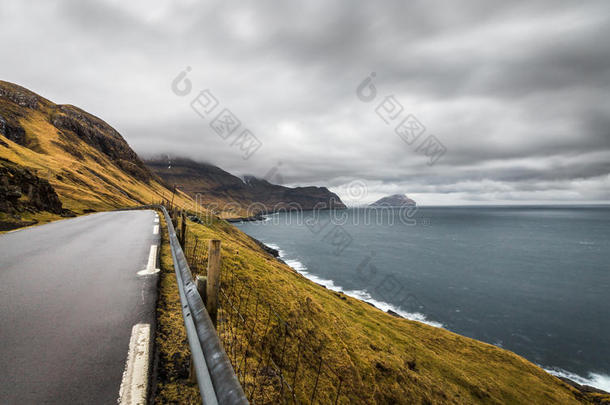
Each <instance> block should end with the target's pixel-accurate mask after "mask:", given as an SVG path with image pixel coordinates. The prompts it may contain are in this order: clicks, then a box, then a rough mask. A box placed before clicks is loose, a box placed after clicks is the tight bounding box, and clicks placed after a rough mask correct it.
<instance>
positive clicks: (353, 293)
mask: <svg viewBox="0 0 610 405" xmlns="http://www.w3.org/2000/svg"><path fill="white" fill-rule="evenodd" d="M265 245H267V246H269V247H270V248H272V249H275V250H277V251H278V252H279V255H280V259H282V260H284V262H286V264H287V265H288V266H290V267H292V268H293V269H294V270H296V271H297V273H299V274H301V275H302V276H304V277H305V278H307V279H309V280H310V281H313V282H314V283H316V284H320V285H323V286H324V287H326V288H328V289H329V290H332V291H336V292H342V293H344V294H345V295H349V296H350V297H352V298H356V299H359V300H361V301H366V302H368V303H371V304H373V305H375V306H376V307H377V308H379V309H381V310H382V311H385V312H387V311H388V310H390V311H394V312H396V313H397V314H398V315H400V316H402V317H404V318H407V319H410V320H412V321H418V322H422V323H425V324H428V325H430V326H434V327H436V328H442V327H443V324H442V323H440V322H435V321H430V320H428V319H427V318H426V316H425V315H424V314H422V313H419V312H407V311H404V310H402V309H401V308H400V307H396V306H394V305H392V304H389V303H387V302H384V301H379V300H376V299H374V298H373V297H372V296H371V294H369V293H368V292H367V291H366V290H345V289H343V287H341V286H338V285H336V284H335V282H334V281H333V280H329V279H325V278H321V277H318V276H316V275H315V274H312V273H310V272H308V271H307V267H306V266H305V265H304V264H303V263H302V262H300V261H298V260H296V259H286V258H285V255H284V251H283V250H281V249H280V247H279V246H278V245H277V244H275V243H266V242H265Z"/></svg>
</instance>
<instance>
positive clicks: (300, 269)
mask: <svg viewBox="0 0 610 405" xmlns="http://www.w3.org/2000/svg"><path fill="white" fill-rule="evenodd" d="M266 215H270V214H266ZM260 220H263V221H264V220H266V218H265V217H263V218H261V219H260ZM239 222H241V221H239ZM246 235H247V234H246ZM248 237H249V238H250V239H252V241H254V242H255V243H256V244H257V245H258V246H259V247H260V248H261V249H263V250H264V251H266V252H267V253H269V254H270V255H272V256H273V257H274V258H275V259H276V260H278V261H280V262H282V263H284V264H286V265H287V266H288V267H290V268H291V269H292V270H293V271H294V272H296V273H298V274H300V275H301V276H303V277H305V278H306V279H308V280H309V281H311V282H312V283H315V284H317V285H319V286H321V287H323V288H326V289H328V290H331V291H334V292H335V294H336V295H337V296H338V297H341V295H346V296H349V297H351V298H354V299H357V300H359V301H362V302H363V303H365V304H367V305H370V306H372V307H374V308H377V309H379V310H380V311H383V312H385V313H387V314H389V315H392V316H395V317H397V318H402V319H407V320H411V321H417V322H421V323H424V324H426V325H429V326H433V327H437V328H443V329H444V325H443V324H442V323H440V322H435V321H430V320H427V319H426V317H425V314H419V313H416V314H409V315H410V316H404V315H403V314H401V313H400V312H402V311H400V310H398V311H395V310H394V309H396V308H394V307H393V306H392V304H389V303H385V302H380V301H376V300H374V299H372V297H370V295H369V294H368V292H366V290H355V291H351V290H348V291H346V290H344V289H343V288H342V287H341V286H337V285H335V284H334V280H326V279H322V278H320V277H318V276H316V275H314V274H311V273H309V272H307V268H306V267H305V266H304V265H303V264H302V263H301V262H299V261H298V260H284V259H283V257H282V256H283V254H282V253H283V252H282V250H281V248H280V246H278V245H276V244H274V243H269V244H266V243H264V242H262V241H260V240H258V239H256V238H254V237H252V236H250V235H248ZM367 298H368V299H367ZM371 301H373V302H371ZM376 304H377V305H376ZM386 306H387V307H389V308H386V309H384V308H383V307H386ZM477 341H480V342H483V341H481V340H477ZM483 343H487V342H483ZM505 350H507V349H505ZM536 365H537V366H538V367H540V368H541V369H543V370H544V371H545V372H547V373H548V374H550V375H552V376H554V377H556V378H558V379H560V380H562V381H563V382H565V383H566V384H568V385H570V386H572V387H573V388H575V389H577V390H579V391H581V392H583V393H600V394H610V376H606V375H603V374H598V373H593V372H589V377H588V378H587V377H583V376H581V375H578V374H575V373H572V372H570V371H567V370H563V369H559V368H549V367H544V366H542V365H540V364H536ZM592 384H596V385H592ZM601 387H603V388H601Z"/></svg>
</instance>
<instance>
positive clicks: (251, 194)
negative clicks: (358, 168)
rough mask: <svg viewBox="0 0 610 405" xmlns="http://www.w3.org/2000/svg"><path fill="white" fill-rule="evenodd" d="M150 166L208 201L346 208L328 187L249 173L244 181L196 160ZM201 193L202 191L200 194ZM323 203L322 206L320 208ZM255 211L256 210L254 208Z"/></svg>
mask: <svg viewBox="0 0 610 405" xmlns="http://www.w3.org/2000/svg"><path fill="white" fill-rule="evenodd" d="M146 165H147V166H148V167H150V169H151V170H152V171H153V172H154V173H155V174H157V175H159V176H160V177H161V178H162V179H163V180H164V181H165V183H166V184H167V185H172V186H173V185H174V184H175V185H176V186H177V187H178V188H179V189H180V190H182V191H184V192H185V193H186V194H188V195H190V196H191V197H193V198H198V199H200V200H201V199H202V198H203V201H202V202H203V203H204V204H210V205H211V204H215V205H219V206H221V205H223V204H226V203H234V204H238V205H239V206H240V207H242V208H243V209H246V208H247V207H248V206H251V205H252V204H257V205H258V207H259V208H258V211H260V210H262V209H263V208H264V210H266V211H273V210H277V209H280V208H285V207H288V206H290V205H293V206H294V205H298V206H299V207H301V208H302V209H304V210H310V209H313V208H314V207H316V204H321V205H323V206H325V207H326V208H334V209H343V208H345V205H344V204H343V202H342V201H341V199H340V198H339V197H338V196H337V195H336V194H335V193H332V192H330V191H329V190H328V189H327V188H326V187H295V188H290V187H284V186H280V185H277V184H271V183H269V182H268V181H266V180H263V179H258V178H256V177H252V176H247V177H245V178H244V179H243V180H242V179H240V178H239V177H237V176H234V175H232V174H231V173H229V172H226V171H224V170H222V169H220V168H218V167H216V166H213V165H209V164H205V163H197V162H194V161H192V160H187V159H178V160H174V159H173V160H172V162H171V167H170V165H169V164H168V162H167V161H166V160H147V161H146ZM197 194H200V196H199V197H197ZM319 206H320V205H318V207H319ZM250 213H251V214H253V213H254V212H252V211H250Z"/></svg>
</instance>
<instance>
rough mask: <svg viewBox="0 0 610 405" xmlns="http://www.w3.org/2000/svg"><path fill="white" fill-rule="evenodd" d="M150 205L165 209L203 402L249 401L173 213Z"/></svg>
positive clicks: (236, 403) (234, 403) (239, 404)
mask: <svg viewBox="0 0 610 405" xmlns="http://www.w3.org/2000/svg"><path fill="white" fill-rule="evenodd" d="M149 207H150V208H155V209H160V210H162V211H163V215H164V217H165V223H166V224H167V231H168V234H169V242H170V246H171V251H172V259H173V262H174V270H175V271H176V280H177V282H178V290H179V292H180V303H181V304H182V315H183V318H184V325H185V328H186V334H187V338H188V343H189V347H190V349H191V362H192V365H193V368H194V370H195V373H196V376H197V384H198V385H199V392H200V393H201V400H202V402H203V404H205V405H216V404H222V405H225V404H227V405H245V404H248V400H247V399H246V396H245V395H244V392H243V389H242V387H241V385H240V384H239V380H238V379H237V376H236V375H235V372H234V371H233V367H232V366H231V363H230V362H229V358H228V357H227V354H226V353H225V351H224V348H223V346H222V344H221V342H220V339H219V337H218V334H217V333H216V329H215V328H214V325H213V323H212V320H211V319H210V316H209V314H208V312H207V310H206V307H205V305H204V303H203V299H202V298H201V296H200V295H199V292H198V291H197V287H196V284H195V282H194V280H193V275H192V273H191V270H190V268H189V265H188V263H187V260H186V257H185V255H184V252H183V251H182V248H181V247H180V243H179V241H178V237H177V235H176V231H175V229H174V225H173V224H172V220H171V218H170V215H169V214H168V212H167V210H166V209H165V207H164V206H162V205H151V206H149Z"/></svg>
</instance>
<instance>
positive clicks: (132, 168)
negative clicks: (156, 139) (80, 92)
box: [0, 81, 194, 230]
mask: <svg viewBox="0 0 610 405" xmlns="http://www.w3.org/2000/svg"><path fill="white" fill-rule="evenodd" d="M171 194H172V191H170V190H169V189H168V188H166V187H165V186H164V185H163V184H162V181H161V180H160V179H159V178H158V177H157V176H155V175H154V174H153V173H151V172H150V170H149V169H148V168H147V167H146V166H145V165H144V164H143V163H142V161H141V160H140V158H139V157H138V155H137V154H136V153H135V152H134V151H133V150H132V149H131V148H130V147H129V145H128V144H127V142H125V140H124V139H123V137H122V136H121V135H120V134H119V133H118V132H117V131H116V130H115V129H114V128H112V127H111V126H110V125H108V124H107V123H106V122H104V121H102V120H101V119H99V118H97V117H95V116H94V115H92V114H89V113H87V112H85V111H83V110H81V109H79V108H78V107H74V106H72V105H59V104H54V103H53V102H51V101H49V100H47V99H46V98H44V97H41V96H39V95H38V94H36V93H34V92H31V91H29V90H27V89H25V88H23V87H21V86H18V85H15V84H12V83H8V82H5V81H0V201H1V202H0V227H1V228H0V230H7V229H11V228H16V227H19V226H24V225H30V224H33V223H37V222H45V221H49V220H53V219H58V218H61V217H62V216H72V215H75V214H82V213H85V212H90V211H99V210H108V209H113V208H118V207H123V206H130V205H139V204H144V203H150V202H151V201H153V200H155V201H159V200H161V199H162V198H169V197H170V196H171ZM175 199H176V201H175V202H177V203H180V204H181V205H185V206H192V207H194V205H193V202H192V200H190V198H188V197H187V196H186V195H183V194H181V193H178V195H177V196H176V197H175Z"/></svg>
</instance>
